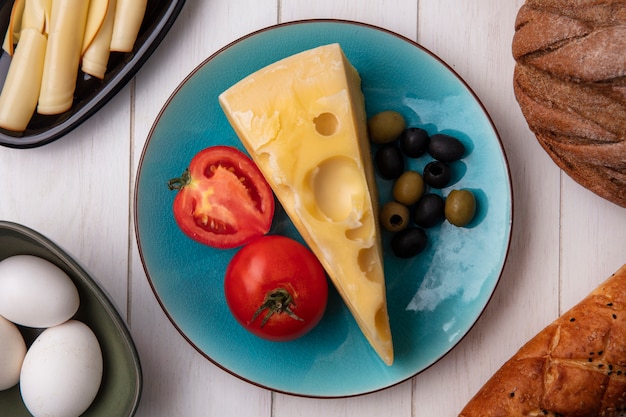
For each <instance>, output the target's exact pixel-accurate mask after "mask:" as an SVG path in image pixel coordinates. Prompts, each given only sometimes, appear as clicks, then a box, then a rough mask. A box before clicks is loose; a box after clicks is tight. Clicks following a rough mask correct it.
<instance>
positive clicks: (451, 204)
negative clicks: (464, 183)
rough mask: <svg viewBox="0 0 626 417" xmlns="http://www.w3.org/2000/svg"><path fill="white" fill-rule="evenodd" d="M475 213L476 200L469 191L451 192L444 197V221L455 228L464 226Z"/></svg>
mask: <svg viewBox="0 0 626 417" xmlns="http://www.w3.org/2000/svg"><path fill="white" fill-rule="evenodd" d="M475 213H476V198H475V197H474V194H473V193H472V192H471V191H469V190H452V191H450V194H448V197H446V206H445V214H446V219H447V220H448V221H449V222H450V223H451V224H453V225H455V226H459V227H461V226H466V225H467V224H468V223H469V222H471V221H472V219H473V218H474V214H475Z"/></svg>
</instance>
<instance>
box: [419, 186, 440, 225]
mask: <svg viewBox="0 0 626 417" xmlns="http://www.w3.org/2000/svg"><path fill="white" fill-rule="evenodd" d="M445 206H446V203H445V201H444V199H443V197H441V196H439V195H437V194H424V195H423V196H422V198H420V199H419V201H418V202H417V204H416V205H415V210H414V211H413V221H414V222H415V224H417V225H418V226H421V227H426V228H428V227H433V226H436V225H438V224H440V223H441V222H443V219H444V218H445Z"/></svg>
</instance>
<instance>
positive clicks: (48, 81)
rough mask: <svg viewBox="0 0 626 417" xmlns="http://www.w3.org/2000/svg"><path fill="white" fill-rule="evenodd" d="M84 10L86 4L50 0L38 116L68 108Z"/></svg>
mask: <svg viewBox="0 0 626 417" xmlns="http://www.w3.org/2000/svg"><path fill="white" fill-rule="evenodd" d="M88 9H89V1H88V0H52V11H51V14H50V29H49V35H48V45H47V48H46V59H45V62H44V68H43V77H42V81H41V92H40V94H39V105H38V106H37V112H38V113H40V114H59V113H63V112H64V111H67V110H69V109H70V108H71V107H72V103H73V101H74V91H75V89H76V78H77V75H78V66H79V62H80V56H81V51H82V45H83V36H84V33H85V24H86V21H87V12H88Z"/></svg>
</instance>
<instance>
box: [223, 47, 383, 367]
mask: <svg viewBox="0 0 626 417" xmlns="http://www.w3.org/2000/svg"><path fill="white" fill-rule="evenodd" d="M219 101H220V104H221V106H222V108H223V110H224V112H225V114H226V116H227V118H228V120H229V122H230V124H231V125H232V127H233V128H234V130H235V131H236V133H237V135H238V136H239V138H240V140H241V141H242V143H243V144H244V146H245V148H246V150H247V151H248V153H249V154H250V155H251V157H252V158H253V160H254V161H255V162H256V164H257V165H258V166H259V168H260V169H261V171H262V172H263V174H264V175H265V177H266V179H267V181H268V183H269V184H270V185H271V187H272V189H273V190H274V193H275V194H276V196H277V198H278V199H279V201H280V202H281V204H282V205H283V207H284V208H285V211H286V212H287V214H288V215H289V217H290V219H291V220H292V222H293V223H294V225H295V226H296V228H297V229H298V231H299V232H300V234H301V235H302V237H303V238H304V240H305V241H306V243H307V244H308V245H309V247H310V248H311V250H312V251H313V252H314V253H315V254H316V256H317V257H318V259H319V260H320V262H321V263H322V264H323V266H324V267H325V269H326V271H327V273H328V275H329V277H330V278H331V280H332V281H333V283H334V285H335V287H336V288H337V290H338V291H339V293H340V294H341V296H342V297H343V300H344V301H345V303H346V305H347V306H348V308H349V309H350V311H351V313H352V315H353V316H354V318H355V320H356V322H357V323H358V325H359V327H360V329H361V331H362V332H363V334H364V335H365V337H366V338H367V340H368V341H369V343H370V344H371V345H372V347H373V348H374V350H375V351H376V352H377V353H378V355H379V356H380V357H381V358H382V360H383V361H384V362H385V363H386V364H387V365H391V364H392V363H393V346H392V338H391V330H390V327H389V317H388V314H387V301H386V293H385V279H384V272H383V260H382V249H381V244H380V233H379V230H378V221H377V215H376V213H377V201H378V198H377V190H376V183H375V178H374V171H373V167H372V161H371V156H370V148H369V142H368V138H367V131H366V115H365V104H364V98H363V93H362V92H361V79H360V77H359V74H358V73H357V71H356V70H355V69H354V67H353V66H352V65H351V64H350V62H349V61H348V60H347V58H346V56H345V55H344V53H343V51H342V49H341V47H340V46H339V45H338V44H331V45H325V46H321V47H318V48H315V49H312V50H308V51H304V52H301V53H299V54H296V55H293V56H290V57H288V58H285V59H283V60H281V61H278V62H276V63H274V64H272V65H269V66H268V67H266V68H263V69H261V70H259V71H258V72H256V73H254V74H252V75H250V76H248V77H246V78H245V79H243V80H241V81H240V82H238V83H237V84H235V85H234V86H232V87H231V88H229V89H228V90H226V91H225V92H223V93H222V94H221V95H220V97H219Z"/></svg>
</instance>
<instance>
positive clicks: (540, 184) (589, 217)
mask: <svg viewBox="0 0 626 417" xmlns="http://www.w3.org/2000/svg"><path fill="white" fill-rule="evenodd" d="M522 3H523V1H522V0H512V1H502V0H476V1H471V2H470V1H462V0H436V1H433V0H430V1H429V0H421V1H420V0H378V1H376V0H316V1H310V0H273V1H269V0H187V3H186V5H185V7H184V8H183V11H182V13H181V15H180V16H179V19H178V20H177V22H176V23H175V25H174V26H173V28H172V29H171V31H170V32H169V34H168V35H167V37H166V38H165V40H164V41H163V42H162V44H161V46H160V47H159V48H158V50H157V51H156V52H155V53H154V55H153V56H152V57H151V58H150V59H149V61H148V62H147V64H146V65H145V66H144V68H143V69H142V70H141V71H140V72H139V74H138V75H137V76H136V78H135V79H134V80H133V81H132V82H131V83H130V84H129V85H128V86H127V87H125V88H124V89H123V90H122V91H121V92H120V93H119V94H118V95H117V96H116V97H115V98H114V99H113V100H112V101H111V102H110V103H109V104H108V105H106V106H105V107H104V108H103V109H102V110H100V111H99V112H98V113H97V114H96V115H95V116H93V117H92V118H91V119H89V120H88V121H87V122H86V123H84V124H82V125H81V126H80V127H79V128H78V129H76V130H74V131H73V132H71V133H70V134H68V135H67V136H66V137H64V138H62V139H60V140H58V141H56V142H54V143H52V144H49V145H46V146H44V147H41V148H36V149H29V150H16V149H9V148H0V178H2V181H1V182H0V219H2V220H9V221H14V222H18V223H21V224H24V225H26V226H28V227H31V228H33V229H35V230H37V231H39V232H41V233H43V234H44V235H46V236H47V237H49V238H50V239H52V240H54V241H55V242H56V243H58V244H59V245H61V246H62V247H63V248H65V249H66V250H68V251H69V252H70V253H71V254H72V255H73V256H75V257H76V258H77V259H78V260H79V261H80V262H81V263H82V264H83V265H84V266H85V267H86V268H87V269H88V270H89V271H90V272H91V273H92V275H93V276H94V277H95V278H96V279H97V280H98V281H99V282H101V283H102V285H103V286H104V287H105V288H106V290H107V291H108V292H109V293H110V294H111V296H112V298H113V299H114V301H115V302H116V304H117V305H118V306H119V309H120V311H121V312H122V314H123V315H124V316H125V317H126V320H127V322H128V325H129V327H130V330H131V332H132V335H133V337H134V340H135V343H136V345H137V348H138V351H139V354H140V357H141V361H142V366H143V373H144V388H143V395H142V400H141V404H140V407H139V410H138V413H137V415H138V416H140V417H160V416H163V417H165V416H167V417H173V416H184V417H194V416H237V417H270V416H276V417H278V416H285V417H286V416H289V417H318V416H320V415H323V416H359V417H379V416H382V415H384V416H388V417H409V416H418V415H419V416H421V415H431V416H454V415H456V413H458V412H459V411H460V409H461V408H462V407H463V405H464V404H465V403H466V402H467V401H468V400H469V399H470V398H471V396H472V395H473V394H474V393H475V392H476V391H477V390H478V389H479V387H480V386H481V385H482V384H483V383H484V382H485V381H486V380H487V378H488V377H489V376H490V375H491V374H492V373H493V372H494V371H495V370H496V369H497V368H498V367H499V366H500V365H501V364H502V363H503V362H504V361H505V360H506V359H508V358H509V357H510V356H511V355H512V354H513V353H514V352H515V351H516V350H517V349H518V348H519V347H520V346H521V345H522V344H523V343H524V342H525V341H526V340H527V339H528V338H530V337H531V336H533V335H534V334H535V333H536V332H537V331H539V330H540V329H542V328H543V327H544V326H545V325H546V324H548V323H549V322H551V321H552V320H553V319H554V318H556V317H557V316H558V315H559V314H560V313H562V312H563V311H565V310H566V309H568V308H569V307H571V306H572V305H574V304H575V303H577V302H578V301H579V300H580V299H581V298H582V297H583V296H585V295H586V294H587V293H588V292H589V291H590V290H591V289H592V288H594V287H595V286H596V285H597V284H599V283H600V281H602V280H603V279H605V278H606V277H608V276H609V275H610V274H611V273H612V272H614V271H615V270H617V269H618V267H620V266H621V265H622V264H623V263H626V210H625V209H623V208H620V207H618V206H616V205H614V204H612V203H609V202H607V201H605V200H603V199H601V198H600V197H597V196H596V195H595V194H593V193H591V192H590V191H587V190H586V189H584V188H582V187H581V186H579V185H578V184H576V183H575V182H573V181H572V180H571V179H570V178H569V177H567V176H566V175H565V174H563V173H562V172H561V171H560V170H559V169H558V168H557V166H556V165H555V164H554V163H553V162H552V161H551V160H550V159H549V157H548V156H547V155H546V154H545V152H544V151H543V150H542V149H541V148H540V146H539V144H538V143H537V141H536V140H535V138H534V136H533V135H532V134H531V132H530V131H529V130H528V127H527V125H526V122H525V121H524V119H523V117H522V114H521V112H520V110H519V107H518V105H517V103H516V101H515V98H514V96H513V88H512V73H513V66H514V61H513V58H512V56H511V48H510V46H511V39H512V36H513V32H514V20H515V15H516V13H517V10H518V9H519V7H520V6H521V5H522ZM321 17H323V18H341V19H350V20H358V21H363V22H366V23H371V24H374V25H377V26H381V27H383V28H386V29H390V30H393V31H395V32H397V33H399V34H401V35H404V36H406V37H408V38H410V39H413V40H416V41H418V42H419V43H421V44H422V45H423V46H425V47H426V48H428V49H430V50H431V51H432V52H434V53H435V54H437V55H438V56H439V57H441V58H442V59H444V60H445V61H446V62H448V63H449V64H450V65H451V66H452V67H453V68H454V69H455V70H456V71H457V72H458V73H459V74H460V75H461V76H462V77H463V78H464V79H465V80H466V81H467V82H468V83H469V84H470V85H471V87H472V88H473V90H474V91H475V92H476V93H477V95H478V96H479V97H480V99H481V100H482V102H483V103H484V105H485V106H486V108H487V110H488V111H489V112H490V114H491V116H492V118H493V120H494V123H495V125H496V127H497V129H498V130H499V132H500V135H501V137H502V141H503V144H504V148H505V150H506V153H507V156H508V160H509V163H510V168H511V174H512V181H513V190H514V226H513V237H512V244H511V249H510V252H509V258H508V261H507V264H506V267H505V269H504V273H503V275H502V278H501V281H500V284H499V286H498V287H497V290H496V292H495V294H494V297H493V299H492V301H491V302H490V304H489V305H488V307H487V309H486V311H485V313H484V314H483V315H482V317H481V318H480V320H479V321H478V323H477V325H476V326H475V327H474V328H473V329H472V331H471V332H470V333H469V335H468V336H467V337H466V338H464V339H463V340H462V342H461V343H460V344H459V345H458V346H457V347H456V348H455V349H454V350H453V351H452V352H451V353H450V354H448V355H447V356H445V357H444V358H443V359H442V360H441V361H439V362H438V363H437V364H435V365H434V366H432V367H431V368H429V369H428V370H427V371H425V372H423V373H421V374H419V375H417V376H416V377H414V378H413V379H411V380H409V381H406V382H405V383H402V384H400V385H398V386H395V387H392V388H390V389H387V390H383V391H381V392H378V393H374V394H370V395H366V396H362V397H356V398H349V399H337V400H334V399H333V400H319V399H303V398H298V397H292V396H288V395H282V394H277V393H272V392H270V391H267V390H264V389H261V388H257V387H255V386H253V385H250V384H248V383H246V382H243V381H241V380H239V379H237V378H236V377H233V376H232V375H230V374H228V373H226V372H224V371H223V370H221V369H220V368H218V367H216V366H215V365H213V364H212V363H210V362H209V361H208V360H207V359H205V358H204V357H203V356H201V355H200V354H199V353H198V352H197V351H196V350H194V348H192V347H191V346H190V345H189V344H188V343H187V342H186V341H185V340H184V339H183V338H182V337H181V336H180V334H179V333H178V332H177V331H176V330H175V329H174V327H173V326H172V325H171V323H170V322H169V320H168V319H167V318H166V316H165V314H164V313H163V311H162V310H161V308H160V306H159V304H158V303H157V300H156V298H155V296H154V295H153V293H152V291H151V289H150V286H149V284H148V281H147V279H146V276H145V274H144V272H143V268H142V265H141V262H140V259H139V255H138V251H137V245H136V240H135V236H134V226H133V218H132V212H133V192H134V181H135V175H136V170H137V165H138V160H139V157H140V155H141V151H142V149H143V146H144V143H145V141H146V138H147V135H148V132H149V130H150V127H151V126H152V123H153V122H154V120H155V118H156V116H157V114H158V112H159V110H160V109H161V107H162V105H163V104H164V102H165V101H166V99H167V98H168V97H169V95H170V94H171V93H172V91H173V90H174V89H175V87H176V86H177V85H178V84H179V83H180V82H181V81H182V80H183V78H184V77H185V76H186V75H187V74H188V73H189V72H190V71H191V70H193V69H194V68H195V67H196V66H197V65H198V64H200V63H201V62H202V61H203V60H204V59H205V58H207V57H208V56H210V55H211V54H213V53H214V52H216V51H217V50H218V49H220V48H221V47H223V46H225V45H227V44H228V43H230V42H231V41H233V40H235V39H237V38H238V37H240V36H243V35H245V34H247V33H249V32H251V31H254V30H257V29H260V28H263V27H266V26H270V25H274V24H276V23H280V22H287V21H292V20H300V19H309V18H321Z"/></svg>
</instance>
